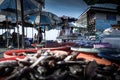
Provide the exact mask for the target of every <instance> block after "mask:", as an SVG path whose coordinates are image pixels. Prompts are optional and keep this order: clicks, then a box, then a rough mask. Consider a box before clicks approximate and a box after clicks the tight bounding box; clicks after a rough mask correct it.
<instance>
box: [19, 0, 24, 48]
mask: <svg viewBox="0 0 120 80" xmlns="http://www.w3.org/2000/svg"><path fill="white" fill-rule="evenodd" d="M20 4H21V19H22V48H23V49H24V48H25V40H24V33H25V32H24V6H23V0H20Z"/></svg>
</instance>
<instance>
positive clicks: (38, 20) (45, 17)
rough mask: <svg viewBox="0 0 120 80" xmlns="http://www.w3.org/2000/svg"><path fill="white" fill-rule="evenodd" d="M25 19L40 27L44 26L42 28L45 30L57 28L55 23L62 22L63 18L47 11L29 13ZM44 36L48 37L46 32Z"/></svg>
mask: <svg viewBox="0 0 120 80" xmlns="http://www.w3.org/2000/svg"><path fill="white" fill-rule="evenodd" d="M25 21H26V22H29V23H34V24H35V25H36V26H38V27H42V29H44V32H45V30H50V29H53V28H55V26H54V25H57V24H59V23H61V19H60V18H59V17H58V16H57V15H55V14H53V13H51V12H47V11H42V12H41V13H35V14H32V15H28V16H26V18H25ZM44 38H46V34H45V33H44Z"/></svg>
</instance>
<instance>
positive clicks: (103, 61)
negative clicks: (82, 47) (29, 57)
mask: <svg viewBox="0 0 120 80" xmlns="http://www.w3.org/2000/svg"><path fill="white" fill-rule="evenodd" d="M76 58H77V59H80V58H83V59H85V60H86V61H93V60H95V61H96V62H97V63H98V64H104V65H111V64H112V63H111V62H110V61H109V60H106V59H102V58H100V57H97V56H95V55H91V54H85V53H80V54H79V55H78V56H77V57H76Z"/></svg>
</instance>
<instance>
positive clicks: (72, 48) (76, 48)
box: [71, 47, 99, 53]
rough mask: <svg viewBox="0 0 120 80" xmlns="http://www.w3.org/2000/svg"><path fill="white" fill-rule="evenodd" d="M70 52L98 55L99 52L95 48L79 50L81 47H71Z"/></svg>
mask: <svg viewBox="0 0 120 80" xmlns="http://www.w3.org/2000/svg"><path fill="white" fill-rule="evenodd" d="M71 50H72V51H78V52H84V53H98V52H99V50H98V49H96V48H81V47H71Z"/></svg>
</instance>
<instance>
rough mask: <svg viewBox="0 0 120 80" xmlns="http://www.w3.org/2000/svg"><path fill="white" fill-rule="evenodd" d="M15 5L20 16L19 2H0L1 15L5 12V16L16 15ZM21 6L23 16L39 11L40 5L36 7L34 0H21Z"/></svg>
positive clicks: (3, 0)
mask: <svg viewBox="0 0 120 80" xmlns="http://www.w3.org/2000/svg"><path fill="white" fill-rule="evenodd" d="M16 1H17V2H16ZM40 1H41V0H40ZM16 4H17V11H18V14H19V15H20V11H21V0H2V1H1V2H0V10H1V13H2V14H6V12H7V15H8V14H11V13H16ZM22 5H23V11H24V15H27V14H30V13H33V12H36V11H39V6H40V5H38V4H37V3H36V2H35V0H23V3H22ZM8 12H9V13H8Z"/></svg>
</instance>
